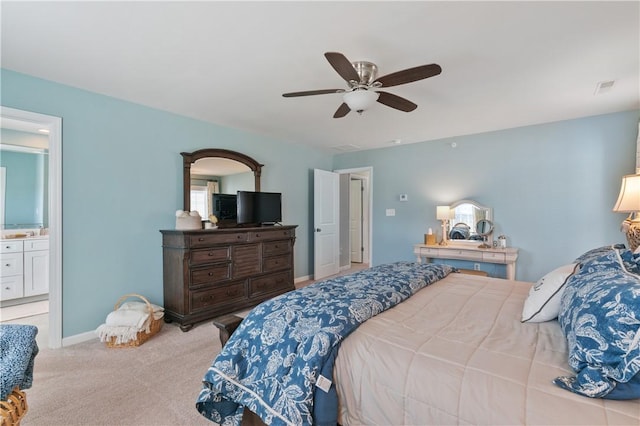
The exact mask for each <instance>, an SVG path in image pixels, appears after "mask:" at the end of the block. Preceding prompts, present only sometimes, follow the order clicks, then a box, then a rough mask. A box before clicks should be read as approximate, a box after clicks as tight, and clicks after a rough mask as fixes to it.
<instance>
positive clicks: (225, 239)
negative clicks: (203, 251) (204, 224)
mask: <svg viewBox="0 0 640 426" xmlns="http://www.w3.org/2000/svg"><path fill="white" fill-rule="evenodd" d="M247 238H248V237H247V233H246V232H216V231H213V233H211V234H202V235H192V236H191V237H190V239H189V243H190V245H191V247H193V248H199V247H208V246H212V245H215V244H228V243H244V242H246V241H247Z"/></svg>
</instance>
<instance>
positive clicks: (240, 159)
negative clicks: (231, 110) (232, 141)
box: [180, 148, 263, 227]
mask: <svg viewBox="0 0 640 426" xmlns="http://www.w3.org/2000/svg"><path fill="white" fill-rule="evenodd" d="M180 155H182V159H183V204H184V207H183V210H185V211H192V210H197V211H198V212H199V213H200V216H201V217H202V219H203V220H206V219H207V218H208V216H209V215H210V214H213V213H214V211H215V212H217V213H218V214H217V216H219V217H218V220H219V222H218V225H219V226H220V227H225V226H233V225H235V218H232V217H226V215H225V212H224V208H223V209H222V211H221V210H220V209H216V207H215V205H214V204H215V203H216V202H217V203H221V202H222V203H224V197H223V195H224V194H229V195H232V196H235V194H236V192H237V191H260V175H261V172H262V166H263V164H260V163H259V162H257V161H256V160H254V159H253V158H251V157H249V156H247V155H245V154H242V153H239V152H236V151H230V150H227V149H217V148H208V149H201V150H198V151H194V152H182V153H180ZM213 194H220V195H221V196H220V197H216V198H217V199H218V200H214V196H213ZM233 214H235V211H234V212H233Z"/></svg>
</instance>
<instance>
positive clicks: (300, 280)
mask: <svg viewBox="0 0 640 426" xmlns="http://www.w3.org/2000/svg"><path fill="white" fill-rule="evenodd" d="M310 279H311V275H305V276H303V277H298V278H295V279H294V280H293V282H294V284H295V283H301V282H302V281H308V280H310Z"/></svg>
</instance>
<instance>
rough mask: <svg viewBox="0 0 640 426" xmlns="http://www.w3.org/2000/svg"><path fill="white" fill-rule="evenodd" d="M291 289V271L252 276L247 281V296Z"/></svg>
mask: <svg viewBox="0 0 640 426" xmlns="http://www.w3.org/2000/svg"><path fill="white" fill-rule="evenodd" d="M288 288H290V289H293V281H292V280H291V272H289V271H287V272H280V273H278V274H272V275H268V276H266V277H261V278H254V279H252V280H251V281H250V282H249V297H256V296H260V295H262V294H266V293H271V292H273V291H278V290H285V289H288Z"/></svg>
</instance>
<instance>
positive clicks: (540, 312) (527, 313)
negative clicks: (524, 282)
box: [522, 263, 578, 322]
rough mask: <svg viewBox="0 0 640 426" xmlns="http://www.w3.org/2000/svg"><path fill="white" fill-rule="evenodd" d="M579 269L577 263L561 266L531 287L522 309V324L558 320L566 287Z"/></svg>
mask: <svg viewBox="0 0 640 426" xmlns="http://www.w3.org/2000/svg"><path fill="white" fill-rule="evenodd" d="M577 267H578V264H577V263H570V264H568V265H564V266H561V267H559V268H557V269H554V270H553V271H551V272H549V273H548V274H547V275H545V276H544V277H542V278H540V279H539V280H538V282H537V283H535V284H534V285H533V286H531V290H529V296H528V297H527V300H525V301H524V307H523V308H522V322H545V321H551V320H552V319H555V318H557V317H558V313H559V312H560V298H561V297H562V292H563V291H564V285H565V283H566V282H567V280H568V279H569V277H570V276H571V275H572V274H573V273H574V272H575V270H576V268H577Z"/></svg>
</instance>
